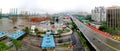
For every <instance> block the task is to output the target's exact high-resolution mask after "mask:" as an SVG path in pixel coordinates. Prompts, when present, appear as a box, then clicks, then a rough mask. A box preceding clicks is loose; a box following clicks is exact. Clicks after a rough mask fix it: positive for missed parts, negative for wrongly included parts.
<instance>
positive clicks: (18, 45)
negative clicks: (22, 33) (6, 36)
mask: <svg viewBox="0 0 120 51" xmlns="http://www.w3.org/2000/svg"><path fill="white" fill-rule="evenodd" d="M12 42H13V46H14V47H15V51H18V49H20V48H21V47H22V44H23V43H22V42H21V41H19V40H13V41H12Z"/></svg>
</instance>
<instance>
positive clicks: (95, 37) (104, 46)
mask: <svg viewBox="0 0 120 51" xmlns="http://www.w3.org/2000/svg"><path fill="white" fill-rule="evenodd" d="M71 18H72V20H73V22H74V23H75V24H76V25H77V27H78V28H79V30H80V31H81V32H82V33H83V35H84V36H85V37H86V39H87V40H88V41H89V42H90V44H91V45H92V46H93V47H94V48H95V49H96V50H97V51H120V42H116V41H114V40H112V39H109V38H106V37H104V36H102V35H100V34H99V33H97V32H95V31H93V30H91V29H90V28H88V27H87V26H86V25H84V24H83V23H81V22H80V21H79V20H78V19H76V18H73V17H72V16H71Z"/></svg>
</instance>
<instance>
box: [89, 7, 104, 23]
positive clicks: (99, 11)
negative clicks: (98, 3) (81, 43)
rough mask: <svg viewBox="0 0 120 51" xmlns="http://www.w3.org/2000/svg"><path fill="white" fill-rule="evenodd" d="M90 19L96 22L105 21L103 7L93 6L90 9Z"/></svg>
mask: <svg viewBox="0 0 120 51" xmlns="http://www.w3.org/2000/svg"><path fill="white" fill-rule="evenodd" d="M91 12H92V19H93V20H95V21H97V22H104V21H106V9H105V7H95V8H94V9H93V10H92V11H91Z"/></svg>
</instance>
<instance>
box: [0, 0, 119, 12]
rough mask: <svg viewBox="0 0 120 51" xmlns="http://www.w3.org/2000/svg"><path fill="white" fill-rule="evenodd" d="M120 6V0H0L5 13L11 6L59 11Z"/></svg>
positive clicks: (87, 10)
mask: <svg viewBox="0 0 120 51" xmlns="http://www.w3.org/2000/svg"><path fill="white" fill-rule="evenodd" d="M114 5H115V6H120V0H0V8H2V10H3V13H6V12H8V11H9V9H10V8H21V9H23V10H29V9H30V10H32V11H37V12H48V13H57V12H63V11H86V12H89V13H90V11H91V9H93V8H94V7H98V6H105V7H109V6H114Z"/></svg>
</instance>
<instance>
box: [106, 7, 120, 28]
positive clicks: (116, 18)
mask: <svg viewBox="0 0 120 51" xmlns="http://www.w3.org/2000/svg"><path fill="white" fill-rule="evenodd" d="M106 11H107V14H106V23H107V26H110V27H112V28H117V27H120V7H108V8H107V9H106Z"/></svg>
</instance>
